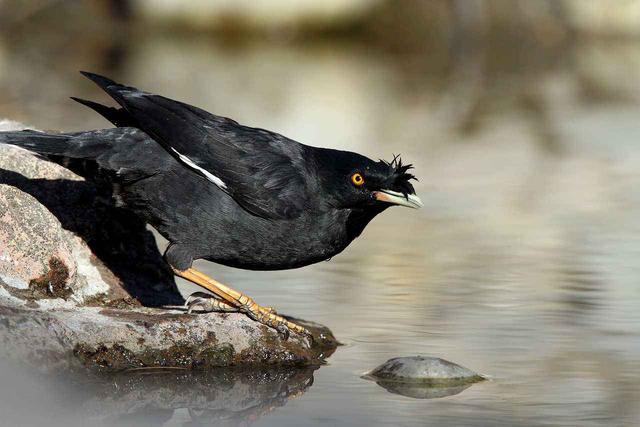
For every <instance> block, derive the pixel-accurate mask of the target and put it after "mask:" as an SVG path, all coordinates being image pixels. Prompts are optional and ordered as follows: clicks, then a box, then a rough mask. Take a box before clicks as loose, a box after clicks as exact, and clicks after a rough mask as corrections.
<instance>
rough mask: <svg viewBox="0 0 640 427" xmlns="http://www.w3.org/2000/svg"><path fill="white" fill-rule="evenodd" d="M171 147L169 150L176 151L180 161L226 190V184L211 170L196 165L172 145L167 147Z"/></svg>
mask: <svg viewBox="0 0 640 427" xmlns="http://www.w3.org/2000/svg"><path fill="white" fill-rule="evenodd" d="M169 148H171V151H173V152H174V153H176V154H177V155H178V158H179V159H180V161H181V162H182V163H184V164H185V165H187V166H189V167H190V168H191V169H193V170H195V171H197V172H200V173H201V174H202V175H204V177H205V178H207V179H208V180H209V181H211V182H213V183H214V184H215V185H217V186H218V187H220V189H221V190H226V189H227V184H225V183H224V181H222V180H221V179H220V178H218V177H217V176H215V175H214V174H212V173H211V172H209V171H208V170H206V169H203V168H201V167H200V166H198V165H196V164H195V163H194V162H193V161H192V160H191V159H190V158H188V157H187V156H185V155H183V154H180V153H178V151H177V150H176V149H175V148H173V147H169Z"/></svg>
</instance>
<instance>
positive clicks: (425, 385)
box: [363, 356, 485, 399]
mask: <svg viewBox="0 0 640 427" xmlns="http://www.w3.org/2000/svg"><path fill="white" fill-rule="evenodd" d="M363 377H364V378H366V379H370V380H373V381H375V382H376V383H378V385H380V386H382V387H384V388H385V389H386V390H388V391H389V392H391V393H396V394H401V395H404V396H408V397H414V398H419V399H433V398H438V397H444V396H450V395H454V394H458V393H460V392H462V391H463V390H465V389H466V388H468V387H470V386H471V384H473V383H476V382H478V381H483V380H484V379H485V378H484V377H483V376H482V375H480V374H478V373H476V372H473V371H472V370H470V369H467V368H465V367H463V366H460V365H457V364H455V363H452V362H449V361H448V360H444V359H440V358H439V357H428V356H411V357H395V358H393V359H389V360H387V361H386V362H385V363H383V364H382V365H380V366H378V367H377V368H375V369H373V370H372V371H370V372H368V373H366V374H365V375H364V376H363Z"/></svg>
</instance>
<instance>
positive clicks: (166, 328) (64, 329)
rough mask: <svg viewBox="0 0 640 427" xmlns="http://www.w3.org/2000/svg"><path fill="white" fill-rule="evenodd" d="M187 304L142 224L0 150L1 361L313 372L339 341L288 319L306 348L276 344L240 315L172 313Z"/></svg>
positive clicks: (57, 174) (294, 340) (83, 187)
mask: <svg viewBox="0 0 640 427" xmlns="http://www.w3.org/2000/svg"><path fill="white" fill-rule="evenodd" d="M3 124H4V125H6V124H7V123H6V122H2V121H0V130H3ZM4 129H7V127H6V126H5V127H4ZM183 302H184V300H183V298H182V296H181V295H180V293H179V291H178V288H177V287H176V284H175V281H174V277H173V275H172V273H171V271H170V270H169V268H168V266H167V265H166V263H165V262H164V261H163V259H162V255H161V254H160V252H159V251H158V249H157V246H156V243H155V239H154V236H153V234H152V233H151V231H149V230H148V229H147V228H146V226H145V224H144V223H143V222H142V221H141V220H140V219H139V218H137V217H136V216H135V215H133V214H132V213H130V212H128V211H126V210H123V209H119V208H115V207H113V206H111V205H110V204H109V203H105V201H104V200H101V199H100V196H99V194H98V192H97V191H96V189H95V187H94V186H93V185H92V184H90V183H88V182H86V181H84V180H83V179H82V178H81V177H79V176H77V175H74V174H73V173H72V172H70V171H69V170H67V169H65V168H63V167H61V166H59V165H57V164H54V163H51V162H48V161H46V160H43V159H41V158H39V157H37V156H35V155H33V154H31V153H29V152H27V151H25V150H22V149H19V148H15V147H11V146H4V145H0V355H1V357H6V358H14V359H19V360H21V361H23V362H25V363H27V364H29V365H32V366H35V367H37V368H38V369H39V370H44V371H48V370H60V369H76V368H83V367H89V368H97V369H101V370H110V371H118V370H124V369H132V368H136V369H137V368H147V367H178V368H185V369H203V368H210V367H215V366H232V365H234V366H235V365H256V364H270V365H273V364H287V365H315V364H319V363H322V360H323V359H324V358H325V357H327V356H328V355H329V354H331V353H332V352H333V350H334V349H335V347H336V345H337V342H336V341H335V339H334V338H333V336H332V334H331V332H330V331H329V330H328V329H327V328H325V327H323V326H320V325H316V324H312V323H308V322H305V321H301V320H296V322H298V323H301V324H303V325H305V326H307V327H308V328H310V329H311V330H312V332H313V333H314V335H315V340H314V342H313V343H311V342H310V341H309V340H308V339H306V338H303V337H300V336H296V335H295V334H292V335H291V337H290V338H289V339H288V340H284V339H283V338H282V337H281V336H280V335H278V334H277V332H276V331H275V330H273V329H270V328H268V327H266V326H264V325H261V324H259V323H257V322H254V321H252V320H251V319H249V318H248V317H247V316H245V315H243V314H240V313H210V314H196V313H194V314H188V313H186V312H184V311H181V310H179V309H176V307H179V306H180V305H182V304H183ZM167 306H170V307H173V309H168V308H166V307H167Z"/></svg>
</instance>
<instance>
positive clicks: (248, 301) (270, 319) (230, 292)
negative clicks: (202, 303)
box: [173, 268, 311, 337]
mask: <svg viewBox="0 0 640 427" xmlns="http://www.w3.org/2000/svg"><path fill="white" fill-rule="evenodd" d="M173 272H174V273H175V274H176V275H177V276H180V277H182V278H184V279H186V280H188V281H190V282H192V283H195V284H196V285H199V286H202V287H203V288H205V289H207V290H209V291H211V292H213V293H214V294H216V295H217V296H218V297H220V298H221V299H223V300H224V301H225V302H227V303H228V304H229V305H232V306H234V307H237V308H238V309H239V310H240V311H242V312H245V313H247V315H248V316H249V317H251V318H252V319H253V320H256V321H258V322H260V323H262V324H264V325H267V326H271V327H272V328H275V329H276V330H278V331H279V332H281V333H284V334H285V336H286V335H288V331H290V330H291V331H293V332H296V333H298V334H302V335H306V336H309V337H311V333H310V332H309V331H308V330H306V329H305V328H303V327H302V326H299V325H296V324H295V323H293V322H290V321H288V320H287V319H285V318H284V317H282V316H278V315H277V314H275V312H274V310H273V309H272V308H270V307H262V306H260V305H258V304H257V303H256V302H255V301H254V300H253V299H252V298H250V297H248V296H247V295H245V294H243V293H242V292H238V291H236V290H235V289H232V288H230V287H228V286H227V285H225V284H222V283H220V282H218V281H217V280H214V279H212V278H211V277H209V276H207V275H206V274H204V273H201V272H199V271H198V270H196V269H194V268H188V269H186V270H177V269H175V268H174V269H173Z"/></svg>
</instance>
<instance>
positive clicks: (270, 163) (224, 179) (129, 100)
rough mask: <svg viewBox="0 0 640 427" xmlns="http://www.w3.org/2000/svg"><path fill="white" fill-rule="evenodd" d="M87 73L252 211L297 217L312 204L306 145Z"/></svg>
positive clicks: (137, 123)
mask: <svg viewBox="0 0 640 427" xmlns="http://www.w3.org/2000/svg"><path fill="white" fill-rule="evenodd" d="M82 74H84V75H85V76H87V77H88V78H89V79H91V80H93V81H94V82H95V83H96V84H98V86H100V87H101V88H102V89H103V90H104V91H105V92H107V93H108V94H109V95H110V96H111V97H112V98H113V99H115V101H116V102H118V104H120V106H122V107H123V109H124V110H125V111H126V112H127V113H128V114H129V116H130V118H131V120H132V123H134V124H135V126H136V127H138V128H139V129H141V130H142V131H144V132H145V133H146V134H148V135H149V136H151V137H152V138H153V139H154V140H156V141H157V142H158V143H159V144H161V145H162V146H163V147H164V148H165V149H166V150H167V151H168V152H169V153H170V154H171V155H173V156H174V157H175V158H176V159H177V160H178V161H180V162H181V163H182V164H183V165H184V166H186V167H188V168H189V169H191V170H192V171H194V172H195V173H197V174H199V175H201V176H202V177H203V178H205V179H207V180H209V181H210V182H211V183H213V184H215V185H217V186H218V187H219V188H220V189H222V190H223V191H224V192H226V193H227V194H229V195H230V196H231V197H233V199H234V200H235V201H236V202H237V203H238V204H239V205H241V206H242V207H243V208H245V209H246V210H247V211H249V212H251V213H253V214H254V215H257V216H261V217H264V218H269V219H292V218H295V217H297V216H299V215H300V213H301V212H302V211H303V210H304V209H305V207H306V206H307V205H308V203H309V191H308V189H307V180H306V179H305V176H306V168H305V162H304V147H303V145H302V144H299V143H297V142H295V141H293V140H290V139H288V138H286V137H284V136H282V135H279V134H276V133H274V132H270V131H266V130H263V129H257V128H251V127H247V126H243V125H240V124H239V123H237V122H235V121H234V120H231V119H228V118H225V117H219V116H215V115H213V114H211V113H208V112H206V111H204V110H202V109H199V108H196V107H193V106H191V105H188V104H185V103H182V102H178V101H174V100H172V99H168V98H165V97H163V96H159V95H154V94H150V93H146V92H143V91H140V90H138V89H136V88H133V87H128V86H123V85H120V84H118V83H115V82H114V81H112V80H110V79H108V78H106V77H102V76H99V75H96V74H92V73H86V72H83V73H82Z"/></svg>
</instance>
